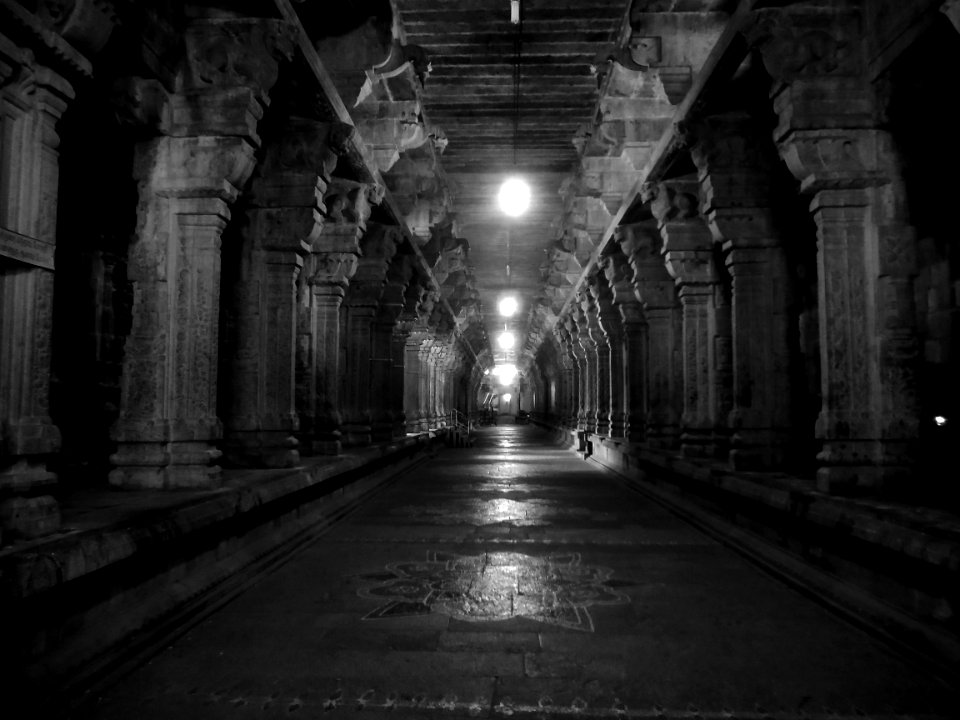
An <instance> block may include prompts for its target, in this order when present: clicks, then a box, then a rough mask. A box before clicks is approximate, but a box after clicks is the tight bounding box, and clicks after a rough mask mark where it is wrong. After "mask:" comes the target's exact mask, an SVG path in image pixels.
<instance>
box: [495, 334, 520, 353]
mask: <svg viewBox="0 0 960 720" xmlns="http://www.w3.org/2000/svg"><path fill="white" fill-rule="evenodd" d="M515 342H516V338H514V337H513V333H512V332H510V331H509V330H504V331H503V332H502V333H500V335H499V336H498V337H497V345H499V346H500V349H501V350H509V349H510V348H512V347H513V344H514V343H515Z"/></svg>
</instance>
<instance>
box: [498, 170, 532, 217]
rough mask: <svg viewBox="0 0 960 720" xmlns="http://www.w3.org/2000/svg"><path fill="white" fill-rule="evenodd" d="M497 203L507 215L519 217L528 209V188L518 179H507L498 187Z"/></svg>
mask: <svg viewBox="0 0 960 720" xmlns="http://www.w3.org/2000/svg"><path fill="white" fill-rule="evenodd" d="M497 201H498V202H499V203H500V209H501V210H503V212H505V213H506V214H507V215H509V216H510V217H519V216H521V215H523V214H524V213H525V212H526V211H527V208H528V207H530V186H529V185H527V184H526V183H525V182H524V181H523V180H521V179H520V178H509V179H507V180H506V181H505V182H504V183H503V185H501V186H500V194H499V195H497Z"/></svg>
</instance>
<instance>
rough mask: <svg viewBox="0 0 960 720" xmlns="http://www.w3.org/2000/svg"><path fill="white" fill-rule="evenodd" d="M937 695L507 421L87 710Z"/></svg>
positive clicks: (444, 456)
mask: <svg viewBox="0 0 960 720" xmlns="http://www.w3.org/2000/svg"><path fill="white" fill-rule="evenodd" d="M945 688H946V686H945V685H941V684H940V683H939V682H938V680H937V679H936V678H934V677H933V676H932V675H931V674H930V673H929V672H927V671H925V670H924V669H923V668H922V667H921V666H919V665H918V664H917V663H915V662H913V661H911V660H910V659H908V658H904V657H900V656H898V655H897V654H896V653H895V652H894V651H893V650H892V649H890V648H888V647H887V646H885V645H884V644H882V643H881V642H879V641H878V640H876V639H874V638H872V637H871V636H869V635H868V634H866V633H865V632H864V631H862V630H860V629H857V628H855V627H853V626H851V625H850V624H848V623H847V622H846V621H844V620H842V619H840V618H839V617H837V616H835V615H833V614H832V613H831V612H829V611H828V610H826V609H825V608H824V607H822V606H821V605H819V604H818V603H817V602H815V601H813V600H811V599H809V598H807V597H805V596H804V595H802V594H800V593H799V592H797V591H795V590H793V589H791V588H789V587H787V586H786V585H784V584H782V583H781V582H780V581H778V580H776V579H774V578H772V577H770V576H768V575H767V574H765V573H764V572H763V571H761V570H760V569H758V568H757V567H755V566H754V565H752V564H751V563H750V562H748V561H747V560H745V559H744V558H743V557H741V556H740V555H738V554H737V553H735V552H733V551H732V550H730V549H728V548H727V547H726V546H725V545H724V544H722V543H721V542H720V541H718V540H716V539H713V538H711V537H709V536H708V535H706V534H704V533H703V532H701V531H700V530H698V529H696V528H694V527H692V526H690V525H689V524H687V523H685V522H684V521H682V520H680V519H678V518H677V517H676V516H674V515H673V514H671V513H670V512H668V511H667V510H665V509H664V508H663V507H661V506H660V505H658V504H656V503H654V502H652V501H651V500H648V499H646V498H645V497H644V496H642V495H640V494H637V493H635V492H633V491H631V490H630V489H628V488H627V487H626V485H625V483H624V482H623V481H621V480H620V479H618V478H616V477H615V476H613V475H610V474H608V473H606V472H604V471H601V470H600V469H598V468H596V467H595V466H593V465H592V464H590V463H587V462H583V461H582V460H580V459H579V458H578V457H577V456H576V455H574V454H573V453H571V452H569V451H564V450H559V449H556V448H555V447H553V446H552V445H550V444H549V442H548V438H547V435H546V434H545V433H544V432H543V431H541V430H539V429H537V428H535V427H532V426H528V425H509V426H501V427H493V428H483V429H481V430H480V431H479V433H478V440H477V443H476V445H475V446H474V447H472V448H468V449H453V448H450V449H446V450H444V451H443V452H441V453H440V454H439V455H438V456H437V457H435V458H433V459H431V460H429V461H428V462H426V463H424V464H421V465H420V466H418V467H416V468H414V469H413V470H412V471H411V472H408V473H407V474H406V475H404V476H401V477H400V478H399V479H397V480H396V481H395V482H393V483H392V484H390V485H389V486H387V487H386V489H384V490H383V491H381V492H380V493H379V494H377V495H376V496H375V497H374V498H373V499H372V500H370V501H369V502H367V503H366V504H365V505H363V506H362V507H361V508H360V509H359V510H358V511H357V512H355V513H354V514H353V515H351V516H350V517H349V518H347V519H346V520H344V521H343V522H341V523H339V524H337V525H335V526H334V527H333V528H332V529H331V530H330V531H329V532H327V533H326V534H325V535H324V536H323V537H322V539H321V540H320V541H319V542H314V543H313V544H311V545H310V546H308V547H307V548H306V549H304V550H303V551H302V552H299V553H298V554H296V555H295V556H294V557H293V558H292V559H291V560H289V561H288V562H286V563H285V564H283V565H281V566H280V567H277V568H275V569H274V570H272V571H271V572H268V573H266V574H264V575H263V576H261V577H260V578H259V579H257V581H256V582H255V583H253V584H252V585H251V587H250V588H249V589H248V590H247V591H246V592H244V593H243V594H241V595H240V596H239V597H237V598H236V599H235V600H233V601H232V602H230V603H228V604H227V605H226V606H224V607H223V608H222V609H220V610H219V611H217V612H215V613H213V614H211V615H209V616H207V617H206V618H205V619H203V621H202V622H200V623H198V624H196V625H195V626H193V627H192V628H190V629H189V630H188V631H186V632H184V633H183V634H181V635H180V636H179V637H178V638H176V639H175V640H173V641H172V642H170V643H169V644H168V646H167V647H166V648H165V649H164V650H163V651H162V652H160V653H159V654H158V655H157V656H155V657H153V658H152V659H151V660H150V661H149V662H147V663H146V664H145V665H142V666H141V667H139V668H137V669H135V670H133V671H132V672H131V673H130V674H129V675H127V676H126V677H123V678H121V679H120V681H119V682H118V683H117V684H115V685H113V686H112V687H108V688H107V689H106V690H105V691H104V692H103V693H102V695H101V696H100V697H99V698H97V699H96V700H95V701H92V702H91V703H90V704H89V705H88V706H87V707H85V708H84V709H83V710H82V711H81V712H82V715H83V717H91V718H97V719H99V720H108V719H109V720H121V719H122V720H131V719H133V718H137V719H138V720H148V719H152V718H157V719H159V718H162V719H164V720H171V719H175V720H188V719H189V718H204V719H205V720H212V719H214V718H269V717H284V718H297V717H303V718H337V717H344V716H350V717H359V718H362V717H367V716H370V715H373V716H376V717H386V716H389V717H393V718H412V717H417V718H431V717H438V718H440V717H509V716H521V717H526V716H533V717H545V716H548V715H551V716H553V715H555V716H564V717H570V718H596V717H604V718H630V717H643V718H655V717H666V718H672V717H683V718H695V717H702V718H756V719H759V718H766V717H771V718H819V717H823V718H828V717H829V718H844V717H860V718H862V717H864V716H867V717H894V716H903V715H909V716H911V717H920V716H936V717H956V716H955V715H954V713H955V711H956V708H957V707H958V705H957V701H956V697H955V696H954V695H952V694H951V691H949V690H947V689H945Z"/></svg>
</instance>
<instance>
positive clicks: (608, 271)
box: [598, 242, 646, 442]
mask: <svg viewBox="0 0 960 720" xmlns="http://www.w3.org/2000/svg"><path fill="white" fill-rule="evenodd" d="M601 268H602V270H603V274H604V283H603V284H602V285H601V286H600V289H601V292H600V293H599V297H598V302H599V304H600V324H601V326H602V327H603V329H604V331H605V332H606V334H607V337H608V338H609V346H610V437H613V438H624V439H627V440H629V441H630V442H637V441H639V440H640V438H641V436H642V432H643V385H644V383H643V374H642V373H643V372H644V361H643V349H642V344H641V343H642V340H643V336H644V335H645V334H646V327H644V326H643V323H642V318H638V320H639V321H640V322H639V324H634V323H631V324H630V326H629V327H628V326H627V323H626V318H627V317H629V316H630V312H629V311H628V312H627V313H624V312H623V309H622V308H623V306H624V305H630V306H632V307H634V308H635V309H636V311H637V312H638V313H641V312H642V308H641V307H640V304H639V303H638V302H637V299H636V296H635V295H634V292H633V283H632V279H633V271H632V270H631V268H630V265H629V263H628V262H627V259H626V257H624V255H623V253H622V252H620V246H619V245H618V244H617V243H616V242H612V243H609V245H608V247H607V249H606V251H605V253H604V256H603V258H602V260H601ZM604 288H606V289H605V290H604ZM631 333H632V334H635V335H636V338H634V337H632V336H631ZM633 342H636V343H637V344H638V345H639V346H640V347H639V349H638V348H634V349H633V356H632V357H633V362H631V352H630V350H631V345H630V343H633ZM634 391H636V393H637V396H638V397H637V398H636V399H634V397H633V393H634ZM633 413H636V417H635V419H634V420H633V421H631V417H632V415H633ZM631 429H632V431H633V437H630V433H629V432H628V430H631Z"/></svg>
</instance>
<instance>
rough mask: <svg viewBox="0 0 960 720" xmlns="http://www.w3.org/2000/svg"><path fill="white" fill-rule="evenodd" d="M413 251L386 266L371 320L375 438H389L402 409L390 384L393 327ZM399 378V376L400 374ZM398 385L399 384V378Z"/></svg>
mask: <svg viewBox="0 0 960 720" xmlns="http://www.w3.org/2000/svg"><path fill="white" fill-rule="evenodd" d="M413 258H414V256H413V255H407V254H404V255H397V256H395V257H394V259H393V262H392V263H391V264H390V268H389V269H388V270H387V277H386V282H385V283H384V286H383V292H382V293H381V295H380V304H379V306H378V308H377V315H376V318H375V321H374V324H373V356H372V358H371V362H372V367H371V388H372V393H371V397H370V401H371V408H372V423H373V424H372V434H373V439H374V440H376V441H387V440H390V439H392V438H393V435H394V426H395V424H396V421H397V414H398V413H402V412H403V405H402V398H401V399H400V402H399V403H395V402H394V401H395V400H396V396H395V394H394V393H393V392H392V385H393V382H394V380H395V377H394V372H393V364H394V357H393V351H394V330H395V328H396V325H397V321H398V319H399V318H400V314H401V313H402V312H403V308H404V304H405V293H406V290H407V284H408V283H409V282H410V278H411V276H412V275H413ZM401 380H402V378H401ZM400 387H401V389H402V387H403V384H402V382H401V385H400Z"/></svg>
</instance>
